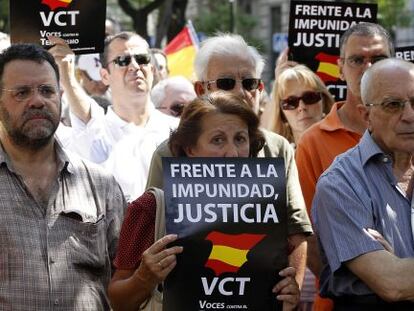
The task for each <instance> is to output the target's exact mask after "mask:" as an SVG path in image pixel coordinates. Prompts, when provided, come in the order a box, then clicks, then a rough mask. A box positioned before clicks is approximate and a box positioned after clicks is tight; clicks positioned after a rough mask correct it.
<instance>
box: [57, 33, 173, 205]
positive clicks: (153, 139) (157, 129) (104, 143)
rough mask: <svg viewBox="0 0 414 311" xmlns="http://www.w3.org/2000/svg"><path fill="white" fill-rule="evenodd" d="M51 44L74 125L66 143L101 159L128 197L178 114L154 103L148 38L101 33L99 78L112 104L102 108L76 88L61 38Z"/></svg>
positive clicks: (137, 189)
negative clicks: (74, 134)
mask: <svg viewBox="0 0 414 311" xmlns="http://www.w3.org/2000/svg"><path fill="white" fill-rule="evenodd" d="M50 40H51V41H52V42H53V43H54V44H55V46H54V47H53V48H51V49H50V51H51V53H52V54H53V55H54V57H55V59H56V61H57V63H58V65H59V69H60V71H61V76H62V86H63V89H64V91H65V93H66V95H67V98H68V102H69V105H70V109H71V113H72V114H71V122H72V127H73V128H75V129H76V130H77V131H79V132H80V133H79V135H78V136H77V138H76V144H72V145H71V146H70V148H71V149H73V150H74V151H76V152H77V153H79V154H80V155H81V156H83V157H85V158H87V159H89V160H91V161H92V162H95V163H99V164H102V165H103V166H104V167H105V168H106V169H108V170H109V171H110V172H111V173H112V174H113V175H114V177H115V179H116V180H117V181H118V182H119V184H120V185H121V188H122V190H123V192H124V194H125V197H126V199H127V200H128V201H131V200H134V199H135V198H137V197H138V196H140V195H141V194H142V193H143V192H144V190H145V183H146V180H147V176H148V171H149V165H150V162H151V156H152V153H153V152H154V150H155V149H156V148H157V146H158V145H159V144H160V143H161V142H162V141H164V140H165V139H166V138H167V137H168V136H169V134H170V131H171V130H172V129H175V128H176V127H177V125H178V120H177V119H176V118H173V117H171V116H167V115H165V114H164V113H162V112H160V111H158V110H156V109H155V107H154V105H153V104H152V102H151V97H150V91H151V88H152V84H153V78H154V68H153V65H152V63H151V55H150V51H149V46H148V43H147V42H146V41H145V40H144V39H143V38H141V37H140V36H139V35H137V34H135V33H132V32H121V33H119V34H116V35H114V36H109V37H107V38H106V39H105V45H104V52H103V54H102V55H101V63H102V67H103V68H102V69H101V76H102V82H103V83H104V84H106V85H108V86H109V89H110V92H111V103H112V106H111V107H109V108H108V111H107V113H106V114H104V111H103V109H102V108H101V107H99V105H98V104H96V103H95V102H94V101H93V100H91V98H90V97H89V96H87V95H86V93H85V92H84V91H83V90H82V89H81V88H80V86H79V83H78V82H77V81H76V79H75V77H74V74H73V68H72V66H73V62H72V61H71V57H70V56H72V55H73V53H72V51H71V50H70V48H69V46H68V45H67V44H66V43H65V42H64V40H62V39H61V38H56V37H51V38H50Z"/></svg>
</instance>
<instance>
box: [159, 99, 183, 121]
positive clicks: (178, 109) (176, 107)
mask: <svg viewBox="0 0 414 311" xmlns="http://www.w3.org/2000/svg"><path fill="white" fill-rule="evenodd" d="M184 106H185V103H182V102H174V103H172V104H171V106H170V107H158V108H157V109H159V110H170V112H171V115H173V116H174V117H179V116H181V114H182V113H183V110H184Z"/></svg>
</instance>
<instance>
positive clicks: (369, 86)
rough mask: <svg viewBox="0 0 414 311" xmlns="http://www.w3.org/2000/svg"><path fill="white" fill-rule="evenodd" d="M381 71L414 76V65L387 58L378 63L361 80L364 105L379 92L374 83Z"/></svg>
mask: <svg viewBox="0 0 414 311" xmlns="http://www.w3.org/2000/svg"><path fill="white" fill-rule="evenodd" d="M381 69H382V70H384V69H387V70H392V71H397V70H403V71H408V72H410V71H411V72H413V74H414V64H413V63H410V62H408V61H405V60H402V59H398V58H387V59H383V60H381V61H379V62H376V63H375V64H373V65H372V66H371V67H369V68H368V69H367V70H366V71H365V72H364V74H363V75H362V78H361V99H362V102H363V103H364V105H368V104H369V103H370V101H371V97H372V93H373V92H374V93H375V92H376V91H377V90H378V89H377V87H375V86H374V85H373V83H374V82H375V81H376V80H377V79H378V71H379V70H381Z"/></svg>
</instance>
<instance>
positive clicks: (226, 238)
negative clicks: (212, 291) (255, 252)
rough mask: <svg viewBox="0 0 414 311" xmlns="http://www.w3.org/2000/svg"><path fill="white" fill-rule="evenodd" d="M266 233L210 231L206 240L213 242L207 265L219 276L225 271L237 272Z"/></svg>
mask: <svg viewBox="0 0 414 311" xmlns="http://www.w3.org/2000/svg"><path fill="white" fill-rule="evenodd" d="M264 237H265V235H264V234H248V233H242V234H225V233H221V232H218V231H212V232H210V233H209V234H208V235H207V237H206V240H209V241H211V242H212V243H213V248H212V249H211V253H210V256H209V257H208V260H207V262H206V264H205V267H207V268H210V269H212V270H213V271H214V273H215V275H216V276H218V275H220V274H222V273H224V272H231V273H235V272H237V271H239V269H240V267H241V266H242V265H243V264H244V263H245V262H246V261H247V253H248V252H249V251H250V250H251V249H252V248H253V247H254V246H255V245H256V244H257V243H259V242H260V241H261V240H262V239H263V238H264Z"/></svg>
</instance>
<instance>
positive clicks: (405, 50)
mask: <svg viewBox="0 0 414 311" xmlns="http://www.w3.org/2000/svg"><path fill="white" fill-rule="evenodd" d="M395 57H397V58H400V59H403V60H406V61H407V62H412V63H414V46H404V47H398V48H396V49H395Z"/></svg>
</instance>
